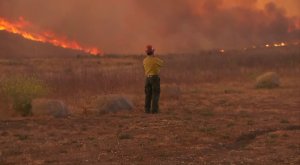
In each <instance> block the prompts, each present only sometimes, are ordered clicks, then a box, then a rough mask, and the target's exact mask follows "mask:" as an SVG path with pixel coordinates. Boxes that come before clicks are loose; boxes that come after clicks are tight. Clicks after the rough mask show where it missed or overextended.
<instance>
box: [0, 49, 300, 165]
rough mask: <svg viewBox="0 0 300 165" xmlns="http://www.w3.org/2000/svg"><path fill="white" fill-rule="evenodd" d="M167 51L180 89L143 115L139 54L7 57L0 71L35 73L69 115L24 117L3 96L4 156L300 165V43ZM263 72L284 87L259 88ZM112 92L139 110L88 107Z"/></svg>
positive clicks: (21, 160)
mask: <svg viewBox="0 0 300 165" xmlns="http://www.w3.org/2000/svg"><path fill="white" fill-rule="evenodd" d="M161 57H162V58H163V59H164V60H165V66H164V68H163V69H162V73H161V82H162V84H163V85H167V86H168V85H174V86H178V87H180V90H181V96H180V98H178V99H171V98H169V97H168V95H163V94H162V99H161V102H160V107H161V113H159V114H157V115H146V114H144V113H143V106H144V105H143V101H144V89H143V86H144V74H143V67H142V65H141V63H142V59H143V58H142V57H140V56H125V57H124V56H121V55H120V56H113V57H101V58H84V57H80V58H76V57H74V58H73V57H72V58H71V57H68V58H47V59H42V58H28V59H18V60H17V61H14V59H10V61H8V60H7V59H1V60H0V72H1V76H0V77H1V78H0V79H5V78H6V77H9V76H10V75H12V74H23V75H33V74H34V75H35V76H37V77H39V78H40V79H42V80H44V81H45V82H46V83H47V85H48V86H49V88H50V93H49V94H48V95H47V97H48V98H55V99H58V100H62V101H64V102H66V104H67V105H69V107H70V111H71V113H72V115H71V117H69V118H66V119H54V118H51V117H30V118H20V117H18V116H16V115H14V114H9V113H8V112H10V111H9V109H10V107H9V105H6V104H5V103H6V102H5V100H0V101H1V102H2V103H1V104H0V105H1V106H0V109H1V110H0V112H1V113H4V114H6V116H5V115H2V114H0V116H1V118H2V119H0V164H299V162H300V160H299V156H298V155H299V153H298V151H299V146H300V144H299V140H298V139H299V138H300V132H299V129H293V130H290V129H284V128H289V127H292V128H299V125H300V120H299V117H298V116H300V111H299V110H300V108H299V107H300V103H299V100H300V77H299V75H300V53H299V48H297V49H295V50H294V49H291V48H289V49H286V48H280V49H271V50H265V49H261V50H253V51H228V52H226V53H225V54H222V55H220V54H219V53H214V52H201V53H199V54H194V55H191V54H189V55H185V54H183V55H162V56H161ZM11 60H12V61H11ZM267 71H274V72H276V73H278V74H279V75H280V76H281V87H280V88H278V89H272V90H257V89H255V87H254V85H255V78H256V77H257V76H258V75H260V74H262V73H264V72H267ZM163 85H162V86H163ZM163 92H164V91H163V88H162V93H163ZM106 94H117V95H119V94H122V95H123V94H125V95H130V96H133V97H132V100H133V102H134V104H135V108H134V110H133V111H131V112H120V113H108V114H104V115H97V116H95V114H94V113H89V112H88V106H89V104H90V102H91V100H92V99H93V98H95V97H97V96H99V95H106ZM0 98H1V99H2V98H3V97H0ZM83 112H84V113H83ZM83 114H84V115H83ZM4 116H5V117H4ZM261 130H272V131H266V133H259V134H255V136H253V135H252V133H253V132H254V133H255V132H260V131H261ZM243 135H245V137H248V136H249V137H250V138H249V139H250V140H246V141H245V143H244V141H243V143H242V145H240V141H239V139H240V138H241V137H243ZM246 139H247V138H246Z"/></svg>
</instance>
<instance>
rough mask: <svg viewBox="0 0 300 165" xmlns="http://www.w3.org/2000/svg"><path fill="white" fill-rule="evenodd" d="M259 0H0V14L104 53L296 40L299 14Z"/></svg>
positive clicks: (194, 49) (293, 0) (272, 0)
mask: <svg viewBox="0 0 300 165" xmlns="http://www.w3.org/2000/svg"><path fill="white" fill-rule="evenodd" d="M264 1H266V2H265V3H263V4H262V3H261V1H260V2H258V0H110V1H108V0H43V1H41V0H0V17H3V18H6V19H8V20H18V18H19V17H20V16H22V17H23V18H24V19H26V20H27V21H29V22H31V23H32V24H34V25H35V26H36V27H39V28H38V29H36V30H37V31H42V30H44V29H47V30H51V31H53V32H55V33H57V34H59V35H63V36H67V37H68V38H70V39H74V40H77V41H79V42H80V43H82V44H84V45H88V46H96V47H98V48H100V49H103V50H104V52H107V53H140V52H143V50H144V47H145V45H147V44H152V45H154V46H155V47H156V49H157V50H158V51H159V52H161V53H173V52H197V51H199V50H202V49H214V48H225V49H228V48H242V47H248V46H251V45H258V44H265V43H270V42H281V41H290V40H299V39H300V29H299V20H300V19H299V17H300V14H299V15H291V14H289V8H287V7H286V6H282V4H283V3H284V1H281V0H278V1H276V0H264ZM291 4H295V5H297V4H299V1H298V0H289V5H291ZM294 13H295V12H294ZM297 22H298V25H297Z"/></svg>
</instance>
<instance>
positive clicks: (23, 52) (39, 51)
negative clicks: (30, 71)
mask: <svg viewBox="0 0 300 165" xmlns="http://www.w3.org/2000/svg"><path fill="white" fill-rule="evenodd" d="M77 54H83V53H82V52H80V51H76V50H71V49H64V48H60V47H56V46H53V45H50V44H47V43H39V42H35V41H30V40H27V39H24V38H22V37H21V36H19V35H15V34H11V33H7V32H5V31H0V58H18V57H60V56H75V55H77Z"/></svg>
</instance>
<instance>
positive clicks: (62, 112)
mask: <svg viewBox="0 0 300 165" xmlns="http://www.w3.org/2000/svg"><path fill="white" fill-rule="evenodd" d="M32 114H33V115H34V116H53V117H56V118H64V117H67V116H68V115H69V111H68V108H67V106H66V105H65V104H64V103H63V102H62V101H60V100H50V99H36V100H33V102H32Z"/></svg>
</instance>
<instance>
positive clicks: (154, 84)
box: [145, 76, 160, 113]
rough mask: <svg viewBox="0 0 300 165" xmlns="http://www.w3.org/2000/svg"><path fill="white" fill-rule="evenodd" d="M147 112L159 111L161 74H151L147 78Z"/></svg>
mask: <svg viewBox="0 0 300 165" xmlns="http://www.w3.org/2000/svg"><path fill="white" fill-rule="evenodd" d="M145 94H146V98H145V112H146V113H158V111H159V105H158V102H159V95H160V78H159V76H151V77H147V78H146V82H145Z"/></svg>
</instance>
